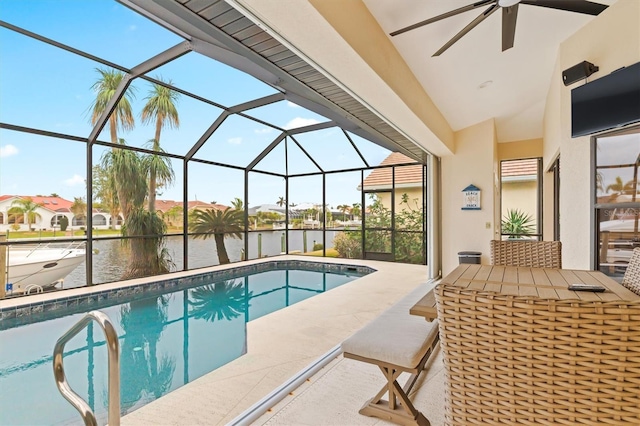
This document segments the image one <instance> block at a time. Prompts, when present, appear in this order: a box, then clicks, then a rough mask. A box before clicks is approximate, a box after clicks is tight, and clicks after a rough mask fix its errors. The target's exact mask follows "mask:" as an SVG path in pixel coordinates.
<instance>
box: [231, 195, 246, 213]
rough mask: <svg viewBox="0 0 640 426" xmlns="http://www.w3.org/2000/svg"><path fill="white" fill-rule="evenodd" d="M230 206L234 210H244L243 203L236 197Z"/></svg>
mask: <svg viewBox="0 0 640 426" xmlns="http://www.w3.org/2000/svg"><path fill="white" fill-rule="evenodd" d="M231 205H232V206H233V208H234V209H235V210H244V203H243V202H242V200H241V199H240V198H238V197H236V198H234V199H233V201H232V202H231Z"/></svg>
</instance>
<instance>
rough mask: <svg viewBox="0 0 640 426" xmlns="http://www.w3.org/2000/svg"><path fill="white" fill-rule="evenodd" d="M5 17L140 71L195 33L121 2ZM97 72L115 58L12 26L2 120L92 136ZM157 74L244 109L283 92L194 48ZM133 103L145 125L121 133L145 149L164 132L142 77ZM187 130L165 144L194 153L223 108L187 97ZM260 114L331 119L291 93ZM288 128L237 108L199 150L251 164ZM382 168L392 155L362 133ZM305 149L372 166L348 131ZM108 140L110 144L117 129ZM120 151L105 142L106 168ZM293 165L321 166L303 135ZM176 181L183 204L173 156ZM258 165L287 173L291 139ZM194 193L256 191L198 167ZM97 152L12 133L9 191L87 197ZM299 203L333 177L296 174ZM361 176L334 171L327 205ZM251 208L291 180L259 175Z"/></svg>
mask: <svg viewBox="0 0 640 426" xmlns="http://www.w3.org/2000/svg"><path fill="white" fill-rule="evenodd" d="M0 19H1V20H3V21H5V22H8V23H10V24H12V25H16V26H18V27H21V28H24V29H26V30H29V31H32V32H34V33H37V34H39V35H41V36H44V37H47V38H50V39H53V40H55V41H58V42H60V43H63V44H66V45H68V46H71V47H73V48H76V49H79V50H81V51H84V52H86V53H89V54H91V55H94V56H97V57H100V58H103V59H106V60H108V61H110V62H113V63H116V64H118V65H121V66H124V67H127V68H132V67H134V66H136V65H138V64H139V63H141V62H143V61H145V60H147V59H149V58H150V57H153V56H154V55H157V54H158V53H161V52H163V51H164V50H166V49H169V48H171V47H173V46H174V45H176V44H178V43H181V42H182V41H184V40H183V39H182V38H181V37H179V36H177V35H175V34H173V33H172V32H170V31H168V30H166V29H164V28H162V27H161V26H159V25H157V24H155V23H153V22H151V21H149V20H148V19H146V18H145V17H143V16H141V15H138V14H137V13H136V12H134V11H132V10H130V9H128V8H126V7H125V6H123V5H121V4H119V3H117V2H115V1H114V0H92V1H79V0H22V1H18V0H0ZM97 68H103V69H105V68H106V66H104V65H102V64H100V63H98V62H95V61H92V60H90V59H86V58H84V57H82V56H79V55H76V54H73V53H70V52H66V51H64V50H61V49H58V48H55V47H52V46H50V45H48V44H46V43H42V42H40V41H38V40H35V39H31V38H29V37H25V36H23V35H21V34H18V33H16V32H13V31H10V30H8V29H5V28H0V122H3V123H8V124H13V125H18V126H24V127H30V128H35V129H38V130H45V131H50V132H56V133H61V134H65V135H71V136H79V137H87V136H88V135H89V134H90V133H91V130H92V126H91V124H90V107H91V104H92V101H93V100H94V98H95V94H94V92H93V90H92V86H93V84H94V83H95V82H96V81H97V80H98V78H99V74H98V72H97V70H96V69H97ZM150 76H151V77H154V78H161V79H163V80H164V81H169V80H170V81H171V82H172V84H173V85H175V86H176V87H178V88H180V89H183V90H186V91H188V92H191V93H194V94H196V95H198V96H201V97H203V98H205V99H208V100H210V101H213V102H215V103H217V104H220V105H223V106H227V107H230V106H233V105H236V104H240V103H243V102H247V101H250V100H253V99H257V98H260V97H263V96H268V95H271V94H274V93H276V90H275V89H274V88H272V87H270V86H268V85H266V84H264V83H262V82H260V81H258V80H256V79H254V78H253V77H251V76H249V75H247V74H244V73H242V72H240V71H237V70H235V69H232V68H230V67H228V66H226V65H224V64H221V63H218V62H216V61H214V60H212V59H210V58H207V57H204V56H202V55H199V54H198V53H195V52H190V53H188V54H186V55H184V56H182V57H181V58H178V59H177V60H174V61H172V62H170V63H168V64H165V65H164V66H162V67H160V68H158V69H156V70H154V71H152V72H151V73H150ZM132 86H133V89H131V95H132V101H131V104H132V108H133V111H134V113H135V118H136V123H135V128H134V129H133V130H132V131H129V132H124V131H119V133H118V137H119V138H124V139H125V140H126V142H127V144H128V145H132V146H137V147H144V146H146V144H147V142H148V141H149V140H150V139H151V138H153V135H154V127H155V126H154V124H143V123H142V122H141V120H140V112H141V110H142V108H143V106H144V104H145V103H146V99H145V98H146V97H147V96H148V93H149V90H150V88H151V85H150V83H148V82H146V81H144V80H140V79H136V80H134V82H133V84H132ZM177 107H178V113H179V119H180V127H179V128H178V129H170V128H165V129H163V131H162V135H161V139H160V143H161V146H162V147H163V149H164V150H165V151H167V152H171V153H174V154H179V155H184V154H186V153H187V152H188V151H189V149H190V148H191V147H192V146H193V144H194V143H195V142H196V141H197V140H198V138H199V137H200V136H201V135H202V134H203V133H204V131H205V130H206V129H207V128H208V127H209V126H210V125H211V123H212V122H213V121H215V119H216V118H217V117H218V116H219V115H220V113H221V112H222V109H220V108H217V107H216V106H212V105H210V104H207V103H205V102H202V101H200V100H197V99H194V98H191V97H187V96H180V97H179V99H178V105H177ZM247 114H249V115H252V116H253V117H255V118H258V119H260V120H264V121H267V122H270V123H272V124H273V125H275V126H278V127H281V128H285V129H290V128H295V127H300V126H304V125H309V124H314V123H319V122H323V121H327V119H326V118H324V117H322V116H320V115H317V114H315V113H313V112H311V111H309V110H306V109H304V108H302V107H300V106H298V105H295V104H293V103H291V102H288V101H286V100H285V101H282V102H279V103H276V104H271V105H268V106H264V107H261V108H256V109H253V110H250V111H247ZM278 134H279V132H278V130H276V129H273V128H270V127H268V126H265V125H263V124H261V123H258V122H255V121H253V120H249V119H247V118H244V117H240V116H237V115H232V116H230V117H229V118H228V119H227V120H225V122H224V123H223V124H222V126H220V128H219V129H218V130H217V131H216V132H215V133H214V135H213V136H212V137H211V138H210V139H209V140H208V141H207V143H206V144H205V145H204V146H203V147H202V148H201V149H200V150H199V151H198V152H197V154H196V155H195V158H199V159H203V160H209V161H215V162H219V163H225V164H232V165H236V166H242V167H244V166H246V165H248V164H249V163H250V162H251V161H252V160H253V159H254V158H255V157H256V156H257V155H258V154H259V153H260V152H261V151H262V150H263V149H264V148H266V147H267V146H268V145H269V144H270V143H271V142H272V141H273V139H274V138H275V137H276V136H277V135H278ZM350 136H351V137H352V139H353V140H354V143H355V144H356V145H357V146H358V148H359V149H360V150H361V152H362V154H363V156H364V157H365V158H366V159H367V161H368V162H369V164H370V165H377V164H379V163H380V162H381V161H382V160H383V159H384V158H385V157H386V156H387V155H388V154H389V151H387V150H386V149H384V148H381V147H379V146H377V145H375V144H373V143H371V142H369V141H366V140H364V139H362V138H360V137H358V136H355V135H353V134H350ZM296 139H297V141H298V142H299V143H300V144H301V145H302V147H303V148H304V149H305V150H306V151H307V152H308V153H309V154H310V155H311V156H312V157H313V158H314V159H315V161H316V162H317V163H318V164H319V165H320V166H321V167H322V168H324V169H325V170H340V169H345V168H354V167H361V166H364V164H363V163H362V161H361V160H360V158H359V157H358V155H357V153H356V152H355V150H353V148H352V147H351V146H350V144H349V143H348V141H347V139H346V138H345V137H344V135H343V133H342V131H341V130H340V129H339V128H330V129H326V130H322V131H318V132H314V133H313V134H311V133H305V134H301V135H299V137H296ZM98 140H101V141H110V136H109V133H108V129H106V128H105V129H104V130H103V131H102V133H101V134H100V136H99V137H98ZM108 149H110V148H105V147H102V146H96V147H95V148H94V150H93V158H94V164H95V163H96V162H98V161H99V159H100V157H101V155H102V154H103V153H104V152H105V151H107V150H108ZM287 150H288V154H289V173H290V174H296V173H305V172H307V173H308V172H314V171H318V170H317V168H316V167H315V166H314V165H313V163H311V161H310V160H309V159H308V158H307V157H306V156H305V155H304V154H303V153H302V151H301V150H300V149H299V148H298V147H297V146H295V144H293V143H291V142H290V143H288V145H287ZM172 166H173V169H174V172H175V174H176V183H175V184H174V185H173V186H171V187H166V188H161V189H160V194H159V197H158V198H159V199H171V200H181V199H182V197H183V193H182V191H183V185H182V179H183V174H184V172H183V166H182V162H181V161H180V160H172ZM256 169H259V170H265V171H271V172H276V173H284V172H285V169H284V145H283V144H280V145H279V146H278V147H277V148H276V149H274V150H273V151H272V152H271V153H270V154H269V155H268V156H267V157H265V159H264V160H263V161H262V162H261V163H259V164H258V165H257V166H256ZM188 173H189V187H188V191H189V194H188V196H189V199H190V200H194V199H198V200H202V201H207V202H211V201H216V202H218V203H222V204H227V205H228V204H230V202H231V201H232V200H233V199H234V198H236V197H239V198H243V195H244V186H243V185H244V173H243V172H242V171H238V170H234V169H229V168H224V167H218V166H212V165H207V164H202V163H189V168H188ZM86 174H87V170H86V154H85V145H84V143H82V142H76V141H70V140H64V139H58V138H51V137H46V136H39V135H33V134H28V133H22V132H17V131H12V130H7V129H0V195H7V194H10V195H39V194H41V195H49V194H52V193H57V194H59V195H60V196H61V197H63V198H66V199H69V200H73V199H74V197H83V196H85V195H86V186H85V185H86V184H85V179H86ZM289 182H290V196H289V202H290V203H296V204H301V203H318V204H319V203H321V202H322V178H321V177H320V176H318V177H312V178H292V179H290V181H289ZM359 183H360V173H348V174H340V175H333V174H329V175H327V204H329V205H331V206H334V207H335V206H337V205H340V204H349V205H351V204H353V203H356V202H359V201H360V192H359V191H357V189H356V188H357V186H358V184H359ZM249 188H250V192H249V205H250V206H256V205H259V204H275V203H276V202H277V201H278V199H279V198H280V197H283V196H284V195H285V184H284V179H282V178H279V177H274V176H269V175H264V174H257V173H252V174H250V177H249Z"/></svg>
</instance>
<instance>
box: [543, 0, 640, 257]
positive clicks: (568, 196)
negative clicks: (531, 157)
mask: <svg viewBox="0 0 640 426" xmlns="http://www.w3.org/2000/svg"><path fill="white" fill-rule="evenodd" d="M585 60H586V61H589V62H591V63H593V64H596V65H597V66H598V67H599V68H600V69H599V71H598V72H597V73H595V74H594V75H592V76H591V77H590V78H589V80H590V81H593V80H595V79H597V78H601V77H604V76H606V75H608V74H610V73H611V72H612V71H614V70H616V69H619V68H621V67H623V66H627V65H632V64H634V63H636V62H638V61H640V1H638V0H618V1H617V2H616V3H614V4H613V5H611V6H610V7H609V8H608V9H607V10H605V11H604V12H602V13H601V14H600V15H599V16H598V17H597V18H595V19H593V20H592V21H590V22H589V23H588V24H587V25H585V26H584V27H582V28H581V29H580V30H579V31H577V32H576V33H575V34H574V35H573V36H571V37H569V38H568V39H567V40H566V41H565V42H564V43H562V44H561V45H560V49H559V51H558V58H557V61H556V67H555V70H554V75H553V77H552V79H551V86H550V88H549V92H548V94H547V102H546V108H545V118H544V169H545V170H547V169H548V168H549V166H550V165H551V164H552V163H553V161H554V160H555V159H556V157H557V153H558V152H559V153H560V180H561V185H560V212H561V213H560V232H561V234H560V239H561V241H562V266H563V267H566V268H580V269H588V268H592V267H593V266H594V265H592V244H591V233H592V229H591V220H590V215H591V202H590V195H591V194H590V175H591V165H590V161H591V141H590V137H588V136H585V137H579V138H574V139H572V138H571V89H572V88H574V87H578V86H579V85H580V84H582V83H575V84H573V85H571V86H569V87H565V86H564V84H563V83H562V70H565V69H567V68H569V67H571V66H573V65H576V64H578V63H580V62H582V61H585ZM550 177H551V175H550V174H545V181H546V180H548V179H550ZM549 186H550V185H549V184H548V182H545V185H544V188H545V189H548V188H549ZM552 196H553V192H552V191H549V190H547V191H545V197H544V200H545V206H547V208H545V211H546V212H548V208H549V207H550V206H552V205H553V199H552V198H550V197H552ZM548 233H549V229H548V227H547V226H545V237H548Z"/></svg>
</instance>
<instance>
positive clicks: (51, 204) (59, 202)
mask: <svg viewBox="0 0 640 426" xmlns="http://www.w3.org/2000/svg"><path fill="white" fill-rule="evenodd" d="M10 198H16V199H23V200H25V199H27V198H31V201H33V202H34V203H36V204H39V205H40V206H41V207H43V208H45V209H47V210H51V211H54V212H68V211H70V209H71V206H72V205H73V201H69V200H65V199H64V198H62V197H51V196H40V195H0V201H4V200H8V199H10Z"/></svg>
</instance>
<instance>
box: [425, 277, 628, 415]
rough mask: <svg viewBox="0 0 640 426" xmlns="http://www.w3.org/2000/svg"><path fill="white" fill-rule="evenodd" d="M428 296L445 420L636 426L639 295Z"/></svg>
mask: <svg viewBox="0 0 640 426" xmlns="http://www.w3.org/2000/svg"><path fill="white" fill-rule="evenodd" d="M435 292H436V295H435V296H436V300H437V309H438V321H439V331H440V340H441V345H442V350H443V357H444V364H445V374H446V386H447V388H446V392H445V396H446V409H445V421H446V424H447V425H452V426H453V425H455V426H465V425H505V424H523V425H536V426H538V425H593V426H595V425H598V426H600V425H603V424H607V425H610V424H615V425H634V426H637V425H640V299H638V300H635V301H624V302H623V301H608V302H604V301H598V302H593V301H584V300H575V299H574V300H570V301H567V300H564V301H562V300H545V299H540V298H537V297H530V296H526V297H525V296H509V295H503V294H498V293H492V292H487V291H479V290H470V289H463V288H460V287H454V286H451V285H447V284H439V285H438V286H437V287H436V290H435Z"/></svg>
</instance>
